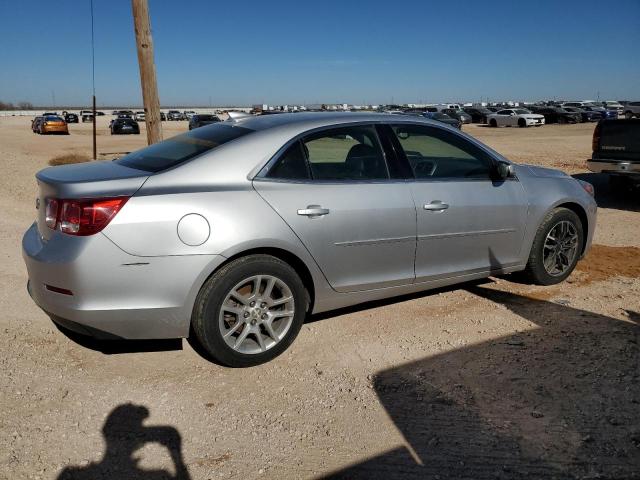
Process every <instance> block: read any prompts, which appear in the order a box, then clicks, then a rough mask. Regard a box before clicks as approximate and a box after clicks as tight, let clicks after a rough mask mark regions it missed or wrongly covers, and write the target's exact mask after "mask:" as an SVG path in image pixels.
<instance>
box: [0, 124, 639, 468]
mask: <svg viewBox="0 0 640 480" xmlns="http://www.w3.org/2000/svg"><path fill="white" fill-rule="evenodd" d="M108 120H109V117H108V116H107V117H100V118H99V122H100V125H99V137H98V148H99V151H100V152H101V153H106V154H107V155H104V157H109V156H113V155H117V154H118V153H121V152H128V151H131V150H133V149H136V148H138V147H141V146H143V145H144V144H145V141H146V138H145V135H144V130H143V134H142V135H139V136H117V137H111V136H110V135H108V130H107V124H108ZM29 124H30V119H27V118H19V117H12V118H0V154H1V159H2V160H1V161H2V167H3V174H2V176H1V177H0V185H1V189H0V208H1V209H2V215H1V216H0V236H1V238H2V242H1V244H0V255H1V257H2V260H3V261H2V263H1V264H0V277H1V285H2V288H1V289H0V307H1V309H2V312H3V315H2V316H0V331H1V332H2V336H1V337H0V338H1V340H0V342H1V343H0V478H3V479H5V478H6V479H17V478H33V479H50V478H58V477H60V478H94V479H96V478H105V479H106V478H110V479H115V478H120V479H124V478H149V479H151V478H154V479H155V478H172V477H174V476H178V477H181V478H193V479H212V478H237V479H249V478H270V479H281V478H304V479H311V478H367V479H369V478H373V479H376V478H380V479H382V478H384V479H389V478H421V479H423V478H424V479H429V478H433V479H436V478H440V479H444V478H456V479H465V478H468V479H485V478H492V479H495V478H500V479H512V478H514V479H515V478H537V479H541V478H549V479H551V478H553V479H565V478H566V479H576V478H583V479H596V478H607V479H613V478H615V479H630V478H640V415H639V413H640V350H639V349H640V347H639V345H638V341H639V340H640V338H639V337H640V328H639V325H638V324H639V322H640V208H639V207H640V201H639V200H638V198H637V197H635V198H634V197H633V196H631V195H624V194H621V193H620V192H611V191H609V189H608V186H607V182H606V179H605V178H603V177H602V176H598V175H593V174H589V173H587V172H586V170H585V168H584V162H585V159H586V158H587V157H588V156H589V155H590V149H591V134H592V132H593V124H581V125H566V126H565V125H547V126H544V127H542V128H528V129H513V128H502V129H490V128H485V127H480V126H474V125H472V126H465V130H466V131H467V132H468V133H470V134H471V135H474V136H475V137H477V138H479V139H480V140H482V141H483V142H485V143H487V144H488V145H490V146H491V147H493V148H494V149H496V150H497V151H499V152H501V153H502V154H504V155H506V156H507V157H509V158H511V159H513V160H514V161H517V162H526V163H533V164H537V165H544V166H551V167H556V168H561V169H563V170H565V171H567V172H569V173H571V174H577V175H579V176H580V178H583V179H587V180H589V181H592V182H593V183H594V184H595V186H596V196H597V200H598V203H599V205H600V207H601V208H600V210H599V217H598V226H597V231H596V237H595V241H594V247H593V250H592V252H591V253H590V254H589V255H588V256H587V258H586V259H584V260H583V261H581V262H580V264H579V266H578V269H577V271H576V272H575V273H574V274H573V275H572V276H571V277H570V278H569V280H568V281H567V282H566V283H564V284H562V285H559V286H555V287H550V288H544V287H534V286H530V285H525V284H521V283H517V282H515V281H512V280H513V279H511V278H510V277H509V276H507V277H504V278H499V279H489V280H487V281H484V282H476V283H472V284H464V285H459V286H456V287H453V288H448V289H440V290H436V291H432V292H427V293H423V294H419V295H413V296H411V297H405V298H400V299H394V300H390V301H385V302H378V303H375V304H368V305H363V306H359V307H357V308H351V309H347V310H342V311H339V312H332V313H330V314H323V315H321V316H316V317H313V318H310V319H309V320H308V322H307V323H306V324H305V326H304V327H303V329H302V331H301V333H300V335H299V337H298V339H297V340H296V341H295V342H294V344H293V346H292V348H290V349H289V350H288V351H287V352H286V353H285V354H283V355H282V356H281V357H279V358H278V359H276V360H275V361H273V362H270V363H268V364H266V365H262V366H260V367H255V368H251V369H241V370H234V369H227V368H223V367H220V366H217V365H215V364H211V363H209V362H208V361H206V360H205V359H203V358H202V357H201V356H200V355H199V354H198V353H197V352H196V351H194V350H193V349H192V348H191V346H190V345H189V344H188V343H187V342H186V341H184V342H166V343H165V342H152V343H136V344H133V345H131V346H130V347H128V348H130V349H131V350H148V351H137V352H127V351H126V348H127V347H123V346H117V347H114V346H109V345H105V344H103V343H96V342H87V343H86V345H85V346H81V345H78V344H77V343H75V342H72V341H71V340H69V339H68V338H67V337H65V336H64V335H63V334H61V333H60V332H59V331H58V330H57V329H56V328H55V327H54V326H53V324H52V323H51V322H50V320H49V319H48V317H47V316H46V315H45V314H44V313H43V312H41V311H40V310H39V309H38V308H37V307H36V306H35V305H34V303H33V302H32V301H31V300H30V298H29V296H28V294H27V291H26V288H25V286H26V280H27V278H26V272H25V268H24V265H23V262H22V258H21V251H20V240H21V237H22V234H23V232H24V231H25V230H26V229H27V227H28V226H29V224H30V223H31V222H32V221H33V219H34V214H35V204H34V203H35V200H34V199H35V191H36V184H35V180H34V174H35V173H36V171H38V170H39V169H41V168H43V167H45V166H46V165H47V161H48V160H49V159H50V158H51V157H54V156H56V155H60V154H64V153H73V152H75V153H86V154H89V153H90V152H91V136H90V131H91V127H90V124H84V125H83V124H79V125H71V126H70V130H71V135H69V136H39V135H35V134H32V133H31V131H30V129H29ZM163 127H164V129H165V136H168V135H170V134H174V133H177V132H179V131H182V130H185V129H186V122H164V123H163ZM143 128H144V127H143ZM89 347H90V348H89ZM100 349H102V350H104V351H105V352H106V353H103V352H102V351H100ZM161 349H164V351H158V350H161ZM154 350H155V351H154Z"/></svg>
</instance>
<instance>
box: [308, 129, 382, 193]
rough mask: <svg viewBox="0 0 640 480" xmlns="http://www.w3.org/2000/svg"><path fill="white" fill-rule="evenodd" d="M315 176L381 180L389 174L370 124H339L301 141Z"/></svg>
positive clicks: (330, 178)
mask: <svg viewBox="0 0 640 480" xmlns="http://www.w3.org/2000/svg"><path fill="white" fill-rule="evenodd" d="M302 144H303V149H304V152H305V155H306V157H307V160H308V162H309V168H310V170H311V175H312V178H313V179H314V180H383V179H388V178H389V172H388V171H387V164H386V162H385V159H384V155H383V154H382V149H381V147H380V143H379V142H378V136H377V134H376V131H375V129H374V128H373V127H370V126H350V127H341V128H335V129H331V130H325V131H323V132H320V133H317V134H314V135H310V136H308V137H306V138H304V139H303V141H302Z"/></svg>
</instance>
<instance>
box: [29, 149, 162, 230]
mask: <svg viewBox="0 0 640 480" xmlns="http://www.w3.org/2000/svg"><path fill="white" fill-rule="evenodd" d="M149 175H150V174H149V172H145V171H143V170H136V169H134V168H129V167H125V166H123V165H119V164H117V163H115V162H112V161H108V160H105V161H99V162H87V163H79V164H75V165H61V166H59V167H51V168H45V169H44V170H41V171H39V172H38V173H37V174H36V179H37V182H38V199H37V201H36V208H37V209H38V212H37V224H38V231H39V232H40V235H41V236H42V238H43V240H48V239H49V238H50V237H51V235H52V234H53V230H51V229H50V228H48V227H47V226H46V224H45V210H46V207H45V206H46V199H48V198H59V199H81V198H100V197H119V196H131V195H133V194H134V193H136V192H137V191H138V190H139V189H140V187H141V186H142V185H143V184H144V182H145V181H146V180H147V178H149Z"/></svg>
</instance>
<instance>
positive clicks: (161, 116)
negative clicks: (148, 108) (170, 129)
mask: <svg viewBox="0 0 640 480" xmlns="http://www.w3.org/2000/svg"><path fill="white" fill-rule="evenodd" d="M166 120H167V115H166V114H165V113H164V112H160V121H161V122H164V121H166Z"/></svg>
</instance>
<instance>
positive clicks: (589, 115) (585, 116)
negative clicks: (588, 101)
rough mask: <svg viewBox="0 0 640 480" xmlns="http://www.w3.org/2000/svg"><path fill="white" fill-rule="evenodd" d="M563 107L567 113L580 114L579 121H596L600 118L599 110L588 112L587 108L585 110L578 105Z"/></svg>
mask: <svg viewBox="0 0 640 480" xmlns="http://www.w3.org/2000/svg"><path fill="white" fill-rule="evenodd" d="M564 109H565V110H566V111H567V112H569V113H575V114H578V115H580V121H581V122H583V123H584V122H597V121H599V120H601V119H602V113H600V112H590V111H589V110H585V109H583V108H578V107H564Z"/></svg>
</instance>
